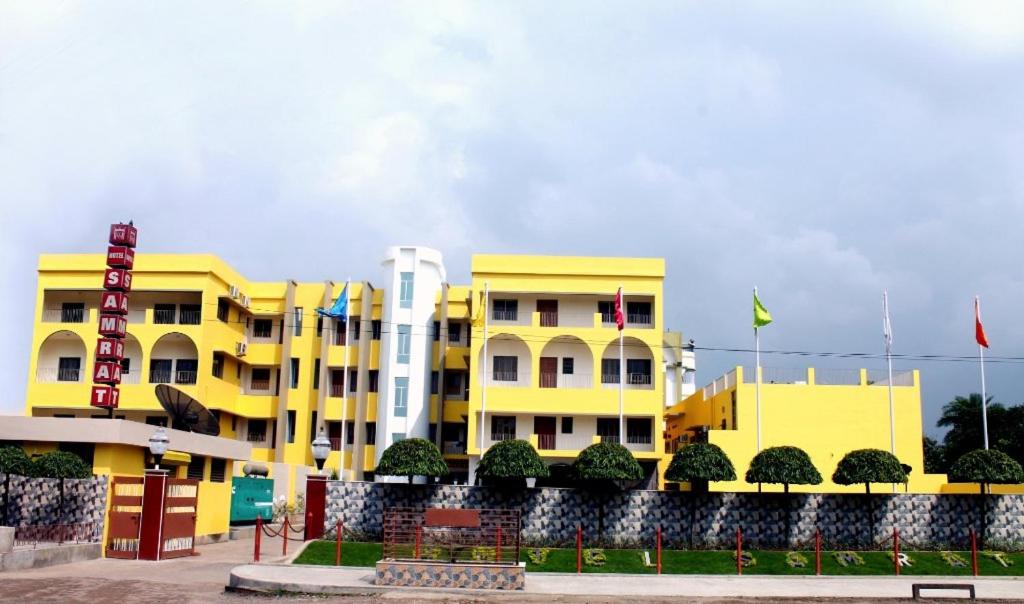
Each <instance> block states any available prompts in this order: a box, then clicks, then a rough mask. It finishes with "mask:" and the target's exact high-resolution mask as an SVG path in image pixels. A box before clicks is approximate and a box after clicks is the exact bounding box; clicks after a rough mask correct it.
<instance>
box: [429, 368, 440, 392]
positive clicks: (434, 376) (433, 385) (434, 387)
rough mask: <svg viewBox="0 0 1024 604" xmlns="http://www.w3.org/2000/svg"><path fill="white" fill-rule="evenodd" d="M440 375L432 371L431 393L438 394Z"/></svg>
mask: <svg viewBox="0 0 1024 604" xmlns="http://www.w3.org/2000/svg"><path fill="white" fill-rule="evenodd" d="M439 377H440V376H439V375H438V373H437V372H436V371H431V372H430V394H437V381H438V378H439Z"/></svg>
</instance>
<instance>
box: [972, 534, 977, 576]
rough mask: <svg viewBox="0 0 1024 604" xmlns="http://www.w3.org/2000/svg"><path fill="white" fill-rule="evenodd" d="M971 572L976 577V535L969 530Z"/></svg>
mask: <svg viewBox="0 0 1024 604" xmlns="http://www.w3.org/2000/svg"><path fill="white" fill-rule="evenodd" d="M971 572H972V573H974V576H975V577H977V576H978V535H977V534H975V532H974V529H973V528H972V529H971Z"/></svg>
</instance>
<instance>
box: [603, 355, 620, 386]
mask: <svg viewBox="0 0 1024 604" xmlns="http://www.w3.org/2000/svg"><path fill="white" fill-rule="evenodd" d="M601 383H602V384H618V383H619V359H601Z"/></svg>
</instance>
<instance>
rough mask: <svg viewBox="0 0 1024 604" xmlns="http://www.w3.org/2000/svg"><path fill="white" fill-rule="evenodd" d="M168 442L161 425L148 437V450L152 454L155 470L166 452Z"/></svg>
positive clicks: (158, 467)
mask: <svg viewBox="0 0 1024 604" xmlns="http://www.w3.org/2000/svg"><path fill="white" fill-rule="evenodd" d="M170 442H171V441H170V439H169V438H167V432H166V431H164V429H163V427H160V428H157V429H156V432H154V433H153V436H150V437H149V452H150V453H152V454H153V462H154V464H155V467H156V469H157V470H159V469H160V461H161V460H162V459H163V458H164V453H167V445H168V444H169V443H170Z"/></svg>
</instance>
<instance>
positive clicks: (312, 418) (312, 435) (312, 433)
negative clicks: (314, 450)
mask: <svg viewBox="0 0 1024 604" xmlns="http://www.w3.org/2000/svg"><path fill="white" fill-rule="evenodd" d="M315 439H316V411H313V412H312V413H310V414H309V442H310V443H312V442H313V441H314V440H315Z"/></svg>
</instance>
